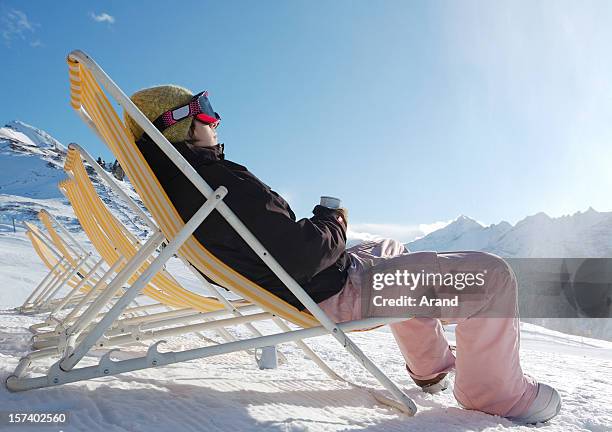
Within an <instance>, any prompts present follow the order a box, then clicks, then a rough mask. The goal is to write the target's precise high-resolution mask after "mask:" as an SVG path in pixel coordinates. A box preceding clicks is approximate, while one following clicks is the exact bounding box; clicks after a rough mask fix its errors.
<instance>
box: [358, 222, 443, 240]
mask: <svg viewBox="0 0 612 432" xmlns="http://www.w3.org/2000/svg"><path fill="white" fill-rule="evenodd" d="M451 222H452V221H447V222H442V221H440V222H434V223H430V224H417V225H399V224H374V223H357V224H351V223H350V219H349V229H348V232H347V237H348V239H349V240H362V241H367V240H377V239H382V238H393V239H395V240H398V241H400V242H402V243H408V242H411V241H413V240H415V239H417V238H419V237H423V236H425V235H427V234H429V233H431V232H433V231H436V230H438V229H440V228H444V227H445V226H446V225H448V224H449V223H451Z"/></svg>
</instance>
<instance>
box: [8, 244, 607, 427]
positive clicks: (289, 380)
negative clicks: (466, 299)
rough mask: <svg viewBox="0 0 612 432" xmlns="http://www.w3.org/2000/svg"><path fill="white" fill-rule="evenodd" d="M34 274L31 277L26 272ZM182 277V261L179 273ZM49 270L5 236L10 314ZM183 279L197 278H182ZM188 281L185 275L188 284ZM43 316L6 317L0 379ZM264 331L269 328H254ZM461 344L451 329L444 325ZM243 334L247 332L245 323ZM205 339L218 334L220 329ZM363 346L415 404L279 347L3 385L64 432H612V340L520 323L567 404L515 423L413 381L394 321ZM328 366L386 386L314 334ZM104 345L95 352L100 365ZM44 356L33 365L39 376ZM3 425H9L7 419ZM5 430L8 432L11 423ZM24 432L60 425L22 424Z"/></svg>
mask: <svg viewBox="0 0 612 432" xmlns="http://www.w3.org/2000/svg"><path fill="white" fill-rule="evenodd" d="M26 268H27V269H28V270H27V272H24V270H23V269H26ZM174 271H175V272H179V273H180V270H179V268H178V267H176V268H175V269H174ZM44 274H45V270H44V268H43V265H42V263H41V262H40V261H39V260H38V258H37V257H36V255H35V253H34V252H33V250H32V249H31V247H30V245H29V243H28V241H27V238H26V237H25V236H24V235H23V232H18V233H16V234H13V233H11V232H0V304H2V305H3V309H8V308H9V307H11V306H15V305H17V304H19V303H20V301H23V299H24V298H25V297H26V296H27V294H28V293H29V292H30V290H31V289H33V287H34V286H35V284H36V283H37V282H38V281H39V280H40V279H41V278H42V277H43V275H44ZM179 277H180V278H182V279H183V280H187V279H189V278H188V276H187V275H186V274H180V275H179ZM189 284H190V282H187V285H189ZM40 319H41V318H40V317H26V316H21V315H16V314H14V313H12V312H9V311H6V310H3V311H2V312H0V380H2V382H4V380H5V379H6V377H7V376H8V375H9V374H10V373H11V372H12V371H13V370H14V368H15V366H16V365H17V362H18V359H19V358H20V356H22V355H24V354H26V353H27V352H28V350H29V338H30V336H31V334H30V333H29V331H28V330H27V328H28V326H30V325H31V324H34V323H36V322H39V321H40ZM257 326H258V328H260V329H261V330H262V332H264V333H270V332H272V331H273V329H272V327H271V326H267V325H265V323H262V324H257ZM447 330H448V337H449V341H451V342H454V329H453V328H452V326H451V327H450V328H448V329H447ZM235 334H236V335H237V336H242V337H246V336H247V335H246V332H245V334H242V333H241V332H240V331H239V330H238V333H235ZM206 336H208V337H211V338H215V339H217V340H218V338H217V336H216V335H215V334H214V333H206ZM352 337H353V338H354V340H355V341H356V342H357V344H358V345H359V346H360V347H362V348H363V349H364V351H365V352H366V353H367V354H368V355H369V356H371V358H372V359H373V360H374V361H375V362H376V363H377V364H378V365H380V366H381V367H382V369H383V370H384V371H385V372H386V373H388V374H389V376H390V377H391V378H392V379H393V380H395V381H396V382H398V383H399V384H400V385H401V386H402V387H404V388H405V390H406V392H407V394H408V395H409V396H410V397H411V398H413V399H414V401H415V402H416V404H417V405H418V408H419V413H418V414H417V415H416V416H415V417H412V418H410V417H407V416H405V415H403V414H400V413H398V412H397V411H395V410H393V409H390V408H388V407H386V406H383V405H380V404H378V403H377V402H376V401H375V400H374V399H373V398H372V396H370V394H369V393H367V392H366V391H364V390H360V389H354V388H351V387H350V386H348V385H346V384H343V383H339V382H336V381H333V380H331V379H329V378H327V376H325V375H324V374H323V373H322V372H321V371H320V370H319V369H318V368H317V367H316V366H315V365H314V364H313V363H312V362H311V361H310V360H308V359H307V358H306V357H305V356H304V354H302V352H301V351H299V350H298V349H297V348H295V347H294V346H293V345H289V344H286V345H281V346H280V350H281V351H282V352H283V353H284V354H285V356H286V357H287V359H288V363H287V364H283V365H281V366H280V367H279V368H278V369H276V370H266V371H261V370H259V369H258V368H257V366H256V364H255V361H254V359H253V357H252V356H251V355H248V354H246V353H232V354H227V355H222V356H218V357H212V358H209V359H201V360H197V361H192V362H188V363H179V364H175V365H171V366H167V367H163V368H158V369H149V370H145V371H139V372H133V373H126V374H123V375H117V376H113V377H108V378H100V379H96V380H93V381H86V382H78V383H72V384H68V385H64V386H60V387H55V388H47V389H40V390H32V391H28V392H22V393H9V392H8V391H7V390H6V388H5V387H4V386H0V411H1V412H2V413H7V412H22V411H65V412H68V413H69V416H70V417H69V423H68V424H67V425H65V426H63V427H61V430H64V431H81V430H91V431H97V430H104V431H148V432H150V431H168V430H176V431H191V430H193V431H229V430H231V431H243V430H245V431H249V430H256V431H294V430H295V431H302V430H309V431H310V430H312V431H340V430H368V431H407V430H410V431H427V432H438V431H440V432H442V431H444V432H446V431H462V432H463V431H506V430H511V431H513V432H514V431H526V430H533V429H536V428H538V429H539V428H540V427H542V428H544V429H543V430H546V431H551V432H552V431H555V432H557V431H558V432H561V431H562V432H567V431H593V432H604V431H611V430H612V407H611V405H612V343H611V342H606V341H600V340H596V339H587V338H582V337H579V336H570V335H566V334H563V333H558V332H555V331H552V330H547V329H544V328H542V327H538V326H535V325H530V324H523V325H522V347H521V359H522V362H523V367H524V369H525V371H526V372H527V373H529V374H531V375H533V376H535V377H537V378H538V379H540V380H541V381H543V382H547V383H549V384H551V385H553V386H554V387H556V388H557V389H558V390H559V392H560V393H561V396H562V398H563V401H564V405H563V408H562V411H561V413H560V415H559V416H558V417H557V418H555V419H554V420H553V421H552V422H551V423H550V424H547V425H545V426H544V425H539V426H531V427H528V426H518V425H515V424H513V423H512V422H510V421H508V420H506V419H503V418H500V417H495V416H490V415H487V414H483V413H480V412H475V411H467V410H463V409H461V408H460V407H459V406H458V405H457V402H456V401H455V399H454V397H453V395H452V388H449V389H448V390H446V391H444V392H443V393H441V394H438V395H434V396H432V395H428V394H425V393H423V392H421V391H420V390H418V389H417V388H416V387H415V385H414V384H413V383H412V382H411V381H410V380H409V378H408V376H407V374H406V372H405V369H404V363H403V361H402V358H401V355H400V354H399V352H398V350H397V349H396V347H395V344H394V342H393V337H392V335H391V333H390V332H389V330H388V329H387V328H383V329H379V330H375V331H370V332H363V333H356V334H353V336H352ZM168 342H169V343H168V345H167V346H166V347H165V348H162V351H165V350H166V349H176V350H178V349H187V348H194V347H197V346H202V345H203V344H206V342H203V341H202V340H201V339H200V338H198V337H196V336H195V335H188V336H181V337H174V338H170V339H169V340H168ZM310 344H311V346H312V347H313V348H314V349H315V351H317V352H318V353H320V355H321V356H322V357H323V358H324V359H325V360H326V361H327V362H329V364H330V365H331V366H332V367H333V368H334V369H335V370H337V371H339V372H341V374H342V375H343V376H344V377H345V378H347V379H349V380H352V381H353V382H355V383H357V384H360V385H364V386H370V387H374V388H379V385H378V383H377V382H376V381H375V380H374V379H373V378H372V377H371V376H370V375H369V374H368V373H367V372H366V371H365V370H364V369H362V368H361V367H360V366H358V365H356V364H354V362H352V361H351V358H349V356H348V354H346V353H345V352H344V350H343V349H342V348H341V347H340V346H338V344H337V342H336V341H335V340H333V339H331V338H330V337H319V338H314V339H310ZM122 351H123V352H122V353H120V354H118V357H120V358H128V357H130V356H135V355H142V354H144V352H145V351H146V347H145V345H142V346H136V347H131V348H124V349H123V350H122ZM103 353H104V352H102V351H98V352H95V353H94V355H93V356H91V357H90V358H88V359H87V361H88V362H89V363H92V364H93V362H94V361H95V360H97V359H98V358H99V357H100V356H101V355H102V354H103ZM48 364H49V363H45V362H38V363H37V365H38V366H36V367H35V368H34V372H37V373H42V372H43V371H44V367H43V366H47V365H48ZM0 430H4V429H3V427H2V426H0ZM6 430H11V428H7V429H6ZM15 430H19V431H29V430H32V431H37V430H60V428H57V427H55V428H53V427H46V428H42V427H29V426H21V427H16V428H15Z"/></svg>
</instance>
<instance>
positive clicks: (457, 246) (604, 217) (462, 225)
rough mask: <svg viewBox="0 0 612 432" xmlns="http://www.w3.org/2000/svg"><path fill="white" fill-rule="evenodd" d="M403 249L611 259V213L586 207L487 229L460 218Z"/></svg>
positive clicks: (496, 225) (527, 256) (530, 217)
mask: <svg viewBox="0 0 612 432" xmlns="http://www.w3.org/2000/svg"><path fill="white" fill-rule="evenodd" d="M406 247H407V248H408V249H409V250H411V251H415V252H416V251H423V250H435V251H453V250H481V251H486V252H492V253H495V254H497V255H499V256H502V257H506V258H511V257H516V258H582V257H591V258H593V257H612V212H601V213H600V212H597V211H595V210H594V209H593V208H591V207H589V209H588V210H586V211H584V212H577V213H574V214H573V215H566V216H561V217H558V218H551V217H549V216H548V215H547V214H546V213H542V212H540V213H537V214H535V215H533V216H528V217H526V218H525V219H523V220H521V221H519V222H518V223H517V224H516V225H514V226H512V225H510V224H509V223H508V222H506V221H502V222H500V223H498V224H492V225H489V226H487V227H485V226H483V225H481V224H480V223H478V222H476V221H475V220H473V219H470V218H468V217H466V216H463V215H462V216H459V217H458V218H457V219H455V220H454V221H453V222H451V223H450V224H448V225H447V226H445V227H444V228H442V229H439V230H437V231H434V232H432V233H430V234H429V235H427V236H425V237H422V238H420V239H417V240H414V241H412V242H410V243H408V244H406Z"/></svg>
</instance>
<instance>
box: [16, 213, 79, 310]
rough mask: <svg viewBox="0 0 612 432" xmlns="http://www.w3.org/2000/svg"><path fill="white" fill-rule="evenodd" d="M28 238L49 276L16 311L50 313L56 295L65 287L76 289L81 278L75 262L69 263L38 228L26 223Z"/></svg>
mask: <svg viewBox="0 0 612 432" xmlns="http://www.w3.org/2000/svg"><path fill="white" fill-rule="evenodd" d="M24 226H25V227H26V230H27V231H26V236H27V237H28V238H29V240H30V242H31V243H32V247H33V248H34V250H35V251H36V254H37V255H38V256H39V258H40V259H41V261H42V262H43V263H44V264H45V266H46V267H47V268H48V269H49V272H48V273H47V275H46V276H45V277H44V278H43V279H42V280H41V282H40V283H39V284H38V286H37V287H36V288H35V289H34V290H33V291H32V292H31V293H30V295H29V296H28V297H27V298H26V299H25V301H24V303H23V304H22V305H21V306H19V307H17V308H16V311H17V312H19V313H23V314H35V313H40V312H44V311H49V310H51V309H52V308H53V307H55V305H56V304H58V303H59V301H58V300H54V297H55V295H56V294H57V292H58V291H60V290H61V289H62V288H63V287H64V286H65V285H68V286H70V287H74V286H76V285H78V284H79V282H80V280H81V277H80V276H79V275H78V274H77V273H78V267H77V266H76V262H75V261H74V260H71V261H69V260H68V259H67V258H66V257H64V256H63V255H62V254H61V252H60V251H59V250H57V248H55V247H54V245H53V244H52V241H51V240H50V239H49V237H48V236H47V235H45V234H44V233H43V232H42V231H41V230H40V229H39V228H38V227H37V226H35V225H33V224H32V223H30V222H25V223H24Z"/></svg>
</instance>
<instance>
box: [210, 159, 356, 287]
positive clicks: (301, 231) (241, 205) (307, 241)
mask: <svg viewBox="0 0 612 432" xmlns="http://www.w3.org/2000/svg"><path fill="white" fill-rule="evenodd" d="M228 163H229V162H228ZM236 165H237V164H236ZM217 167H218V168H221V167H219V166H217ZM202 168H203V169H211V167H210V166H208V167H202ZM223 168H227V167H223ZM232 168H233V169H232V170H230V171H232V173H231V174H229V173H226V174H225V175H223V183H224V185H225V186H226V187H227V188H228V191H229V192H228V194H227V195H226V197H225V198H224V201H225V202H226V204H227V205H228V206H229V207H230V208H231V209H232V210H233V211H234V212H235V213H236V215H237V216H238V217H239V218H240V220H241V221H242V222H243V223H244V224H245V225H246V226H247V227H248V228H249V229H250V230H251V231H252V232H253V234H254V235H255V236H256V237H257V238H258V239H259V241H260V242H261V243H262V244H263V245H264V247H265V248H266V249H267V250H268V251H269V252H270V253H271V254H272V256H273V257H274V258H275V259H276V260H277V261H278V262H279V264H281V266H282V267H283V268H284V269H285V270H286V271H287V272H288V273H289V274H290V275H291V276H293V277H294V278H295V279H296V280H300V281H309V280H310V279H311V278H312V277H314V276H315V275H316V274H318V273H319V272H321V271H322V270H325V269H326V268H328V267H330V266H332V265H334V264H335V263H336V261H338V259H339V258H340V256H341V255H342V254H343V252H344V251H345V249H346V229H347V227H346V225H345V222H344V219H342V218H341V217H340V218H339V216H340V213H339V212H338V211H336V210H331V209H328V208H326V207H323V206H320V205H317V206H315V207H314V209H313V216H312V217H311V218H309V219H308V218H304V219H300V220H299V221H296V220H295V219H296V218H295V214H294V213H293V211H292V210H291V208H290V207H289V204H288V203H287V202H286V201H285V200H284V199H283V198H282V197H281V196H280V195H278V194H277V193H276V192H274V191H273V190H272V189H270V187H268V186H267V185H266V184H265V183H263V182H261V181H260V180H259V179H258V178H257V177H255V176H253V175H252V174H251V173H250V172H248V170H246V168H245V171H244V172H243V171H236V170H235V166H234V167H232ZM341 221H342V222H341ZM340 270H343V269H340Z"/></svg>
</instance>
